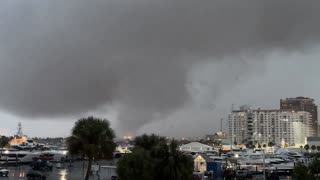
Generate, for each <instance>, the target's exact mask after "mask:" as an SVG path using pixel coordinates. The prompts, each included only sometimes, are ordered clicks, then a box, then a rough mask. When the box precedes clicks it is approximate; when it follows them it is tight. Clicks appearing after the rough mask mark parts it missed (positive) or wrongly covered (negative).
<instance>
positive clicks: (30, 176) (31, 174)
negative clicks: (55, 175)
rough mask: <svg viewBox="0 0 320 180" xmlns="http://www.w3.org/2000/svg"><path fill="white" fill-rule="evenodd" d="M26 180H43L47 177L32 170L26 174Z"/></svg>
mask: <svg viewBox="0 0 320 180" xmlns="http://www.w3.org/2000/svg"><path fill="white" fill-rule="evenodd" d="M27 178H28V179H35V180H36V179H37V180H45V179H46V178H47V177H46V176H45V175H44V174H43V173H42V172H40V171H34V170H30V171H29V172H28V173H27Z"/></svg>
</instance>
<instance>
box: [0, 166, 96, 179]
mask: <svg viewBox="0 0 320 180" xmlns="http://www.w3.org/2000/svg"><path fill="white" fill-rule="evenodd" d="M68 165H69V164H68V163H65V164H64V167H62V168H57V164H54V167H53V170H52V171H47V172H43V173H44V174H45V175H46V177H47V180H79V179H80V180H81V179H84V173H85V168H86V167H87V162H76V163H73V166H72V167H68ZM83 165H84V168H83ZM2 167H4V168H8V169H9V170H10V173H9V176H8V177H0V180H2V179H3V180H4V179H8V180H26V179H27V177H26V175H27V173H28V172H29V170H30V169H31V168H30V166H28V165H21V166H19V167H6V166H2ZM90 179H91V180H96V179H97V180H98V179H99V178H98V176H97V175H91V177H90ZM101 180H102V179H101Z"/></svg>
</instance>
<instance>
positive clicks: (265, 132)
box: [229, 108, 312, 146]
mask: <svg viewBox="0 0 320 180" xmlns="http://www.w3.org/2000/svg"><path fill="white" fill-rule="evenodd" d="M311 118H312V116H311V114H310V113H309V112H306V111H281V110H261V109H256V110H247V109H243V108H240V110H236V111H232V112H231V113H230V114H229V136H230V138H232V140H233V142H237V143H239V144H240V143H241V144H248V143H251V142H253V143H254V144H255V143H260V144H267V143H269V142H275V143H278V144H280V143H283V142H285V143H286V144H287V145H289V146H291V145H293V144H294V145H297V144H304V140H305V138H306V137H308V136H309V131H308V127H309V124H310V122H311V120H312V119H311Z"/></svg>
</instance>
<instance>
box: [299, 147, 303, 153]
mask: <svg viewBox="0 0 320 180" xmlns="http://www.w3.org/2000/svg"><path fill="white" fill-rule="evenodd" d="M302 149H303V146H302V145H301V146H300V151H301V154H302Z"/></svg>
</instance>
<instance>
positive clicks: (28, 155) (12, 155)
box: [0, 150, 67, 164]
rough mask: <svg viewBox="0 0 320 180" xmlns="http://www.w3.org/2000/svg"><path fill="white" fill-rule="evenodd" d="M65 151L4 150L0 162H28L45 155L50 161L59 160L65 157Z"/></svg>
mask: <svg viewBox="0 0 320 180" xmlns="http://www.w3.org/2000/svg"><path fill="white" fill-rule="evenodd" d="M66 155H67V152H66V151H18V150H5V151H3V152H2V156H1V157H0V163H2V164H4V163H9V164H14V163H30V162H32V161H33V160H34V159H35V158H38V159H41V158H43V157H46V158H47V159H50V161H61V160H63V159H65V157H66Z"/></svg>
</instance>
